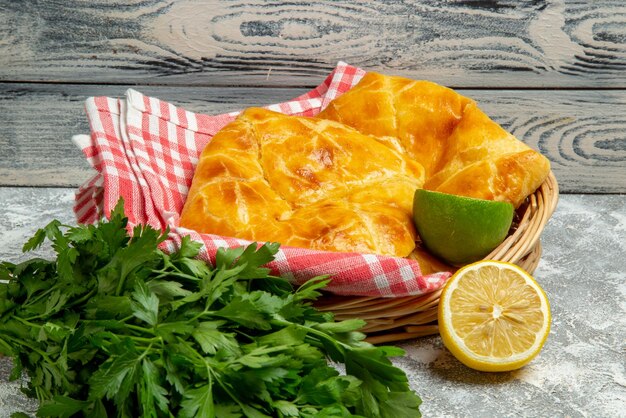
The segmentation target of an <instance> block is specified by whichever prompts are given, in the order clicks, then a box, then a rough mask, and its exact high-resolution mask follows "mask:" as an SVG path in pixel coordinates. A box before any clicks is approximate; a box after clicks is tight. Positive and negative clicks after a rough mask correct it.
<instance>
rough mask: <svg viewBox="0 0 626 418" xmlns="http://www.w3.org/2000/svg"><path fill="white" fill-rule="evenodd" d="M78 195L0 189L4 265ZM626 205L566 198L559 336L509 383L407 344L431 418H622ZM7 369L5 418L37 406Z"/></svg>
mask: <svg viewBox="0 0 626 418" xmlns="http://www.w3.org/2000/svg"><path fill="white" fill-rule="evenodd" d="M73 198H74V190H73V189H66V188H36V189H35V188H21V187H5V188H0V242H1V243H3V246H2V250H1V252H0V253H1V255H2V257H1V258H2V259H9V260H13V261H18V260H22V259H25V257H30V256H33V255H37V256H42V257H46V256H49V254H50V251H49V249H48V248H45V247H43V248H41V249H39V250H37V252H35V253H34V254H28V255H24V254H22V253H21V246H22V244H23V243H24V242H25V240H26V239H27V238H29V237H30V236H31V235H32V233H33V232H34V231H35V230H36V229H37V228H40V227H43V226H45V225H46V224H47V223H48V222H49V221H50V220H51V219H53V218H58V219H59V220H61V221H62V222H66V223H72V222H74V219H73V216H72V210H71V207H72V204H73ZM625 238H626V195H611V196H606V195H604V196H598V195H579V194H576V195H564V196H562V197H561V200H560V201H559V206H558V208H557V211H556V213H555V214H554V216H553V218H552V219H551V220H550V222H549V223H548V226H547V228H546V229H545V231H544V233H543V235H542V244H543V248H544V253H543V257H542V260H541V263H540V264H539V267H538V268H537V270H536V271H535V273H534V277H535V278H536V279H537V281H538V282H539V283H540V284H541V286H542V287H543V289H544V290H545V291H546V293H547V295H548V298H549V300H550V303H551V308H552V315H553V319H552V321H553V322H552V329H551V331H550V336H549V337H548V341H547V343H546V345H545V346H544V348H543V350H542V351H541V353H540V354H539V356H538V357H537V358H536V359H534V360H533V361H532V362H531V363H530V364H529V365H528V366H526V367H524V368H523V369H521V370H519V371H515V372H509V373H493V374H491V373H481V372H476V371H473V370H470V369H468V368H467V367H465V366H463V365H462V364H461V363H459V362H458V361H457V360H455V359H454V357H452V355H451V354H450V353H449V352H448V351H447V350H446V349H445V348H444V347H443V346H442V343H441V340H440V339H439V337H429V338H422V339H418V340H414V341H410V342H407V343H403V344H401V347H402V348H404V349H405V350H406V351H407V356H406V357H403V358H397V359H395V363H396V365H398V366H399V367H401V368H402V369H404V370H405V371H406V372H407V374H408V376H409V380H410V383H411V386H412V387H413V388H414V389H415V390H416V391H417V392H418V393H419V394H420V395H421V397H422V398H423V401H424V403H423V406H422V412H423V413H424V416H425V417H466V416H472V417H520V416H522V417H552V418H555V417H569V418H578V417H620V416H624V415H623V411H624V410H625V409H624V408H626V367H625V361H624V359H625V358H626V357H625V356H626V284H625V283H624V277H626V261H625V260H624V257H623V256H624V254H625V253H626V239H625ZM9 371H10V364H9V363H8V362H7V361H6V359H5V360H2V359H0V417H7V416H8V415H9V413H10V412H12V411H15V410H17V409H18V408H19V409H21V410H24V409H26V410H30V411H33V410H34V409H35V408H36V404H35V403H34V402H32V401H29V400H28V399H26V398H25V397H24V396H23V395H21V394H20V393H19V391H18V387H19V384H20V382H8V381H7V380H6V376H8V373H9ZM398 418H404V417H398Z"/></svg>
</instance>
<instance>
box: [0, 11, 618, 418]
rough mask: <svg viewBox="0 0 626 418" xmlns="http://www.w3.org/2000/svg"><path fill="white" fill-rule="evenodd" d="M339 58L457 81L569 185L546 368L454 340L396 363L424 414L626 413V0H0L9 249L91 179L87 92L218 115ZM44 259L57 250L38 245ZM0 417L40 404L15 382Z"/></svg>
mask: <svg viewBox="0 0 626 418" xmlns="http://www.w3.org/2000/svg"><path fill="white" fill-rule="evenodd" d="M339 60H343V61H346V62H348V63H350V64H353V65H357V66H361V67H363V68H365V69H367V70H371V71H379V72H383V73H386V74H398V75H404V76H408V77H411V78H415V79H429V80H432V81H436V82H439V83H441V84H444V85H447V86H450V87H454V88H457V89H458V90H459V91H461V92H462V93H463V94H465V95H467V96H469V97H472V98H474V99H475V100H477V101H478V102H479V104H480V105H481V107H482V108H483V109H484V110H485V111H486V112H487V113H488V114H489V115H490V116H492V117H493V118H494V119H495V120H496V121H497V122H499V123H501V124H502V125H503V126H505V127H506V128H507V129H509V130H510V131H511V132H513V133H514V134H515V135H516V136H517V137H518V138H520V139H521V140H523V141H525V142H526V143H528V144H529V145H531V146H532V147H534V148H536V149H539V150H540V151H541V152H542V153H544V154H545V155H546V156H547V157H548V158H549V159H550V161H551V163H552V167H553V170H554V172H555V174H556V177H557V180H558V181H559V185H560V188H561V192H562V193H563V194H562V196H561V200H560V202H559V206H558V208H557V211H556V213H555V214H554V216H553V218H552V219H551V220H550V222H549V223H548V226H547V228H546V230H545V231H544V234H543V238H542V243H543V247H544V254H543V257H542V260H541V263H540V265H539V268H538V269H537V271H536V272H535V277H536V278H537V280H538V281H539V282H540V283H541V284H542V286H543V287H544V289H545V290H546V292H547V294H548V296H549V298H550V301H551V304H552V310H553V314H554V318H553V327H552V331H551V334H550V337H549V339H548V342H547V344H546V346H545V348H544V350H543V351H542V352H541V354H540V356H539V357H538V358H537V359H535V360H534V361H533V362H532V363H531V364H530V365H529V366H527V367H525V368H524V369H522V370H520V371H517V372H512V373H502V374H484V373H479V372H474V371H472V370H469V369H467V368H465V367H464V366H462V365H460V364H459V363H458V362H457V361H456V360H455V359H454V358H453V357H452V356H451V355H450V354H449V353H448V352H447V351H446V350H445V349H444V348H443V347H442V345H441V341H440V339H439V338H437V337H431V338H427V339H419V340H415V341H411V342H408V343H405V344H403V345H402V346H403V347H404V348H405V349H406V350H407V352H408V355H407V357H405V358H402V359H397V364H398V365H399V366H400V367H402V368H403V369H404V370H405V371H406V372H407V374H408V375H409V378H410V381H411V384H412V386H413V387H414V388H415V389H416V390H417V391H418V393H420V394H421V396H422V397H423V399H424V404H423V407H422V410H423V412H424V414H425V416H434V417H438V416H445V417H448V416H454V417H456V416H458V417H463V416H475V417H483V416H484V417H493V416H498V417H500V416H506V417H508V416H511V417H513V416H515V417H517V416H530V417H534V416H546V417H548V416H549V417H561V416H562V417H618V416H624V411H626V287H625V282H624V278H625V277H626V257H625V254H626V194H625V193H626V4H625V3H624V2H623V1H621V0H614V1H610V0H602V1H575V0H549V1H537V0H530V1H515V0H465V1H463V0H459V1H448V0H440V1H434V0H425V1H414V0H404V1H400V0H396V1H392V0H389V1H365V0H362V1H342V0H339V1H332V0H320V1H316V2H310V1H298V0H294V1H288V2H287V1H275V0H272V1H264V0H246V1H242V0H225V1H196V0H166V1H160V0H93V1H84V0H66V1H54V0H20V1H15V0H0V260H10V261H17V260H20V259H23V258H24V257H25V256H24V255H22V254H21V253H20V247H21V245H22V244H23V242H24V241H25V239H27V238H28V237H29V236H30V235H31V234H32V233H33V232H34V231H35V230H36V229H37V228H39V227H41V226H43V225H44V224H45V223H47V222H48V221H49V220H51V219H53V218H58V219H60V220H62V221H65V222H73V214H72V211H71V206H72V203H73V193H74V190H75V188H76V186H78V185H79V184H81V183H82V182H83V181H85V180H86V179H87V178H89V177H90V176H91V175H92V174H93V172H92V171H91V169H90V168H89V166H88V164H87V163H86V161H85V160H84V158H83V157H82V155H81V153H80V152H79V151H78V150H77V149H76V148H75V147H74V145H73V144H72V143H71V141H70V138H71V136H72V135H74V134H77V133H88V129H89V128H88V124H87V120H86V117H85V114H84V106H83V101H84V99H85V98H87V97H89V96H94V95H108V96H116V97H119V96H122V95H123V94H124V91H125V90H126V89H127V88H128V87H133V88H135V89H137V90H139V91H141V92H143V93H145V94H148V95H153V96H156V97H159V98H161V99H164V100H168V101H171V102H173V103H174V104H176V105H179V106H182V107H184V108H187V109H190V110H193V111H197V112H204V113H211V114H217V113H222V112H226V111H231V110H235V109H240V108H243V107H247V106H254V105H264V104H269V103H274V102H279V101H283V100H287V99H289V98H292V97H294V96H297V95H299V94H301V93H303V92H305V91H306V90H308V89H309V88H311V87H313V86H315V85H317V84H319V83H320V82H321V81H322V80H323V79H324V77H325V76H326V75H327V74H328V72H329V71H330V70H331V69H332V68H333V67H334V66H335V64H336V62H337V61H339ZM37 254H38V255H42V256H46V255H48V254H49V253H48V252H47V250H45V249H42V250H38V253H37ZM10 367H11V365H10V362H9V361H8V360H7V359H0V418H2V417H8V416H9V415H10V413H11V412H13V411H16V410H18V409H19V410H26V411H30V412H32V411H34V410H35V408H36V404H35V403H34V402H32V401H29V400H27V399H26V398H24V397H23V396H22V395H21V394H20V393H19V385H20V384H21V382H7V381H6V379H7V376H8V371H9V370H10Z"/></svg>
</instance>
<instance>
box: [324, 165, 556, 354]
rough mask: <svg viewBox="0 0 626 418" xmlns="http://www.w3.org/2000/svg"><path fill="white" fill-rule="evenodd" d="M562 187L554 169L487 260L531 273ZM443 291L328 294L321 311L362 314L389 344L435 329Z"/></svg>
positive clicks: (375, 339)
mask: <svg viewBox="0 0 626 418" xmlns="http://www.w3.org/2000/svg"><path fill="white" fill-rule="evenodd" d="M558 198H559V188H558V184H557V182H556V178H555V177H554V174H553V173H552V172H550V174H549V176H548V178H547V179H546V181H545V182H544V183H543V184H542V185H541V186H540V187H539V188H538V189H537V190H536V191H535V193H533V194H532V195H530V196H529V197H528V198H527V199H526V201H525V203H524V204H523V205H521V206H520V207H519V208H518V209H517V211H516V217H515V220H514V223H513V227H512V228H511V231H510V232H509V236H508V237H507V238H506V239H505V240H504V241H503V242H502V243H501V244H500V245H499V246H498V247H497V248H496V249H495V250H493V251H492V252H491V253H490V254H489V255H487V256H486V257H485V259H487V260H499V261H508V262H510V263H514V264H517V265H518V266H520V267H522V268H523V269H524V270H526V271H528V272H529V273H531V274H532V273H533V272H534V271H535V269H536V268H537V265H538V264H539V259H540V257H541V242H540V239H539V238H540V236H541V232H542V231H543V228H544V227H545V226H546V223H547V222H548V219H549V218H550V216H552V213H553V212H554V210H555V209H556V204H557V201H558ZM440 294H441V290H438V291H436V292H433V293H429V294H427V295H422V296H406V297H397V298H382V297H363V296H336V295H325V296H324V297H323V298H322V299H321V300H320V301H319V302H318V303H317V307H318V308H320V309H321V310H326V311H333V312H334V313H335V315H336V318H337V319H338V320H343V319H350V318H361V319H363V320H365V321H367V325H366V326H365V327H364V328H363V330H362V331H363V332H365V333H366V334H367V336H368V337H367V340H368V341H370V342H372V343H386V342H392V341H401V340H406V339H410V338H416V337H422V336H426V335H432V334H437V333H438V331H439V329H438V327H437V306H438V304H439V295H440Z"/></svg>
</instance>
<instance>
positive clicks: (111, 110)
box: [73, 62, 450, 297]
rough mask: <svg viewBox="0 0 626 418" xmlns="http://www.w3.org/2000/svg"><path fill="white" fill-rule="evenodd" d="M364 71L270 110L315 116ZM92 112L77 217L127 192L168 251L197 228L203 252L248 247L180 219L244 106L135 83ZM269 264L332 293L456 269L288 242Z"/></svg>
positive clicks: (101, 100)
mask: <svg viewBox="0 0 626 418" xmlns="http://www.w3.org/2000/svg"><path fill="white" fill-rule="evenodd" d="M364 74H365V72H364V71H363V70H361V69H359V68H355V67H352V66H349V65H347V64H345V63H341V62H340V63H339V64H338V66H337V67H336V68H335V69H334V70H333V71H332V73H331V74H330V75H329V76H328V77H327V78H326V80H324V82H323V83H322V84H320V85H319V86H318V87H316V88H315V89H313V90H311V91H309V92H308V93H306V94H304V95H302V96H300V97H297V98H295V99H293V100H291V101H288V102H285V103H279V104H274V105H270V106H268V108H269V109H271V110H275V111H279V112H282V113H284V114H288V115H303V116H314V115H316V114H317V113H319V112H320V111H321V110H322V109H323V108H324V107H325V106H327V105H328V103H329V102H330V101H331V100H333V99H334V98H336V97H338V96H340V95H341V94H342V93H344V92H346V91H347V90H349V89H350V88H351V87H352V86H354V85H355V84H356V83H357V82H358V81H359V80H360V79H361V78H362V77H363V75H364ZM86 110H87V116H88V119H89V123H90V127H91V135H77V136H75V137H74V138H73V139H74V142H75V143H76V144H77V145H78V146H79V147H80V148H81V150H82V151H83V153H84V154H85V156H86V157H87V160H88V161H89V163H90V164H91V165H92V166H93V168H94V169H95V170H96V171H97V174H96V175H95V176H94V177H93V178H92V179H91V180H89V181H87V182H86V183H85V184H83V185H82V186H81V187H80V188H79V189H78V191H77V192H76V203H75V206H74V212H75V213H76V217H77V219H78V222H80V223H94V222H96V221H97V220H99V219H100V218H101V217H103V216H109V214H110V211H111V210H112V209H113V207H114V206H115V204H116V203H117V201H118V200H119V198H120V196H121V197H123V198H124V202H125V211H126V215H127V216H128V218H129V229H130V228H132V227H133V226H134V225H136V224H139V223H141V224H150V225H151V226H153V227H155V228H159V229H162V230H165V228H166V227H168V226H169V228H170V231H171V232H170V234H169V238H168V239H167V240H166V241H165V242H164V243H163V247H164V250H165V251H173V250H175V249H176V248H177V246H178V245H179V244H180V240H181V236H183V235H190V236H191V237H192V238H193V239H194V240H198V241H202V242H203V243H204V248H203V250H202V252H201V255H200V257H202V258H203V259H206V260H210V261H212V262H213V261H214V257H215V253H216V251H217V249H218V248H219V247H236V246H241V245H248V244H250V242H249V241H246V240H242V239H237V238H232V237H224V236H219V235H211V234H200V233H198V232H195V231H191V230H188V229H185V228H182V227H180V226H179V225H178V224H179V219H180V213H181V210H182V208H183V205H184V203H185V198H186V196H187V192H188V191H189V187H190V186H191V181H192V178H193V173H194V168H195V166H196V163H197V161H198V157H199V155H200V153H201V152H202V149H203V148H204V146H205V145H206V144H207V143H208V142H209V141H210V140H211V138H212V137H213V135H215V133H216V132H217V131H219V130H220V129H221V128H222V127H223V126H224V125H226V124H227V123H229V122H230V121H232V120H233V119H234V118H235V117H236V116H237V114H238V113H237V112H234V113H226V114H222V115H217V116H210V115H203V114H196V113H192V112H189V111H187V110H184V109H181V108H179V107H176V106H174V105H173V104H171V103H167V102H164V101H161V100H158V99H155V98H153V97H146V96H144V95H142V94H141V93H139V92H137V91H135V90H128V91H127V92H126V97H125V99H114V98H110V97H92V98H89V99H88V100H87V102H86ZM269 267H270V268H271V269H272V272H273V273H274V274H276V275H280V276H282V277H285V278H287V279H289V280H291V281H292V282H293V283H295V284H301V283H303V282H305V281H306V280H308V279H310V278H312V277H315V276H318V275H325V274H328V275H330V276H331V278H332V281H331V283H330V285H329V286H328V290H329V291H331V292H334V293H336V294H340V295H355V296H357V295H360V296H385V297H393V296H407V295H419V294H423V293H428V292H431V291H434V290H437V289H439V288H440V287H441V286H442V285H443V283H444V282H445V280H446V279H447V278H448V277H449V276H450V273H448V272H440V273H436V274H430V275H422V273H421V270H420V266H419V264H418V263H417V262H416V261H413V260H408V259H405V258H398V257H383V256H377V255H372V254H359V253H338V252H327V251H314V250H309V249H303V248H294V247H286V246H283V247H281V248H280V250H279V252H278V254H277V256H276V259H275V260H274V261H273V262H271V263H270V265H269Z"/></svg>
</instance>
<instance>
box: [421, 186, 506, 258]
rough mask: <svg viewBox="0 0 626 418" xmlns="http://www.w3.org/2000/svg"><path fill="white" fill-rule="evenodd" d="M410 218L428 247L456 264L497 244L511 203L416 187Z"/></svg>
mask: <svg viewBox="0 0 626 418" xmlns="http://www.w3.org/2000/svg"><path fill="white" fill-rule="evenodd" d="M413 219H414V221H415V226H416V228H417V232H418V233H419V235H420V238H421V239H422V243H423V244H424V246H425V247H426V248H427V249H428V251H430V252H431V253H432V254H434V255H436V256H437V257H439V258H441V259H443V260H444V261H446V262H448V263H450V264H453V265H456V266H460V265H465V264H469V263H472V262H474V261H477V260H480V259H481V258H483V257H485V256H486V255H487V254H489V253H490V252H491V251H492V250H493V249H494V248H496V247H497V246H498V245H500V243H501V242H502V241H503V240H504V238H506V236H507V234H508V232H509V228H510V227H511V222H512V221H513V205H511V204H510V203H508V202H496V201H493V200H483V199H475V198H472V197H465V196H457V195H451V194H446V193H440V192H434V191H431V190H424V189H418V190H417V191H416V192H415V197H414V199H413Z"/></svg>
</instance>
